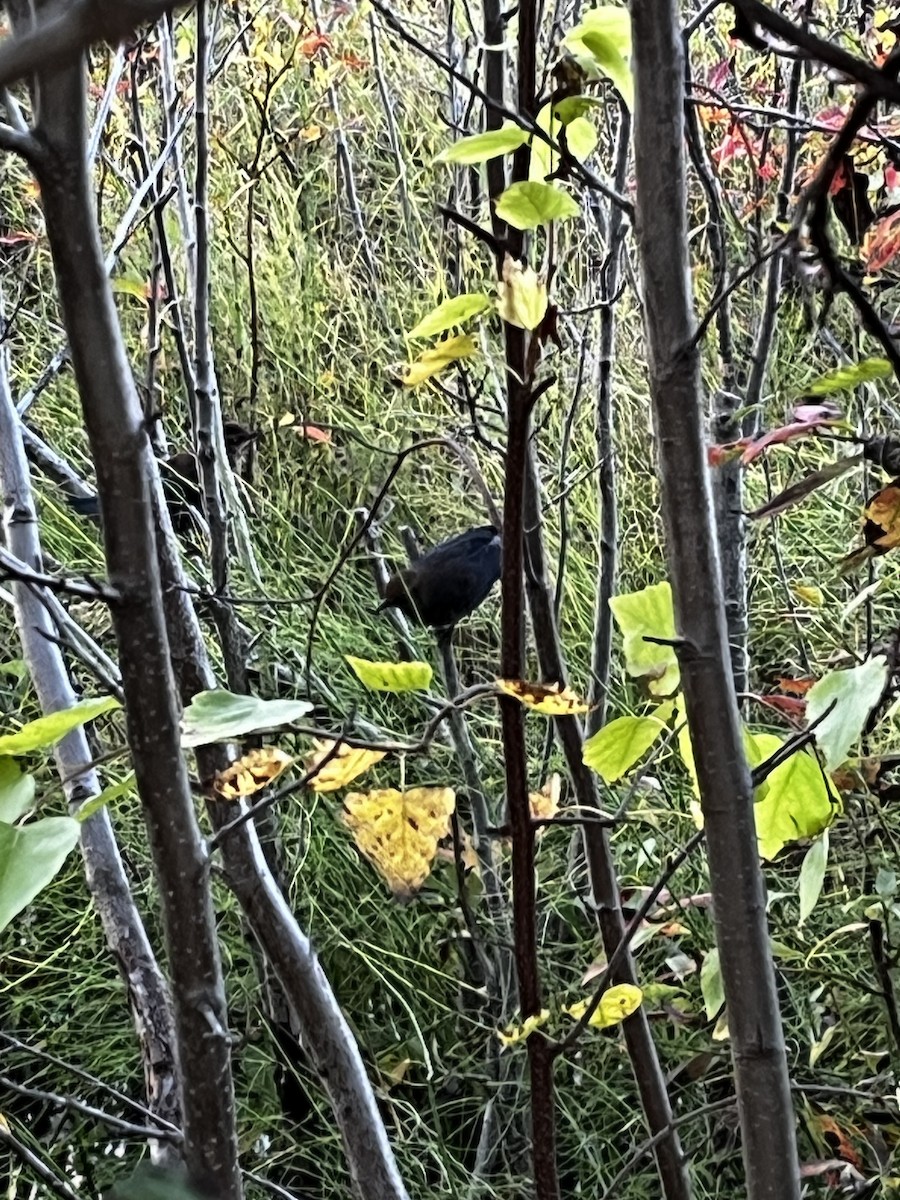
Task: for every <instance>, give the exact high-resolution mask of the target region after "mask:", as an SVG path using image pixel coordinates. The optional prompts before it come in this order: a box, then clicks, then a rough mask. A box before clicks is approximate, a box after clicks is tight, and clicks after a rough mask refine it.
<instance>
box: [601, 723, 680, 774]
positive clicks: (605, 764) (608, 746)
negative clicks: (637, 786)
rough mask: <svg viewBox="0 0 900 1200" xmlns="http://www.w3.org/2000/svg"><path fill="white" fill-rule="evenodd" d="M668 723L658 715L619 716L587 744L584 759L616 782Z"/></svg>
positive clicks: (644, 752)
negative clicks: (664, 722) (665, 723)
mask: <svg viewBox="0 0 900 1200" xmlns="http://www.w3.org/2000/svg"><path fill="white" fill-rule="evenodd" d="M664 729H665V725H664V724H663V722H662V721H660V720H659V719H658V718H656V717H617V718H616V720H614V721H610V722H609V724H608V725H604V726H603V728H602V729H600V730H598V731H597V733H595V734H594V735H593V737H590V738H588V740H587V741H586V742H585V743H584V761H585V763H586V764H587V766H589V767H590V768H591V770H592V771H596V772H597V774H598V775H599V776H600V777H601V779H604V780H605V781H606V782H607V783H615V782H616V780H617V779H621V778H622V776H623V775H627V773H628V772H629V771H630V770H631V768H632V767H633V766H634V765H635V763H637V762H639V761H640V760H641V759H642V758H643V757H644V755H645V754H646V753H647V751H648V750H649V749H650V747H651V746H652V745H653V743H654V742H655V741H656V739H657V738H658V737H659V735H660V734H661V733H662V731H663V730H664Z"/></svg>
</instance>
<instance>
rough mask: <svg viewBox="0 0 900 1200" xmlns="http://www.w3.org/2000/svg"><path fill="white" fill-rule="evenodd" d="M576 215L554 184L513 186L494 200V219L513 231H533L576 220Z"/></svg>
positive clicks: (575, 208) (576, 209)
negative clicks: (502, 222) (572, 219)
mask: <svg viewBox="0 0 900 1200" xmlns="http://www.w3.org/2000/svg"><path fill="white" fill-rule="evenodd" d="M579 212H580V209H579V207H578V204H577V203H576V202H575V200H573V199H572V197H571V196H570V195H569V193H568V192H564V191H563V189H562V188H561V187H559V186H557V184H555V183H541V182H539V181H538V180H529V181H527V182H525V183H514V184H512V185H511V186H510V187H508V188H507V189H506V191H505V192H502V193H501V195H500V196H499V198H498V199H497V216H498V217H499V218H500V219H501V220H502V221H506V222H507V223H508V224H509V225H512V226H513V228H514V229H535V228H536V227H537V226H538V225H546V224H547V223H548V222H550V221H564V220H566V219H567V218H569V217H577V216H578V213H579Z"/></svg>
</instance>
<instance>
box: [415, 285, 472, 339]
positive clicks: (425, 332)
mask: <svg viewBox="0 0 900 1200" xmlns="http://www.w3.org/2000/svg"><path fill="white" fill-rule="evenodd" d="M490 307H491V298H490V296H487V295H485V293H484V292H464V293H463V294H462V295H461V296H451V297H449V299H447V300H442V301H441V303H440V304H439V305H438V306H437V308H433V309H432V310H431V312H430V313H428V314H427V315H426V316H424V317H423V318H422V320H421V321H420V322H419V323H418V325H416V327H415V328H414V329H411V330H410V331H409V335H408V336H409V337H411V338H428V337H437V335H438V334H439V333H446V332H447V330H448V329H452V328H453V326H454V325H461V324H462V323H463V321H468V320H469V318H470V317H477V316H478V314H479V313H483V312H484V311H485V310H486V309H488V308H490Z"/></svg>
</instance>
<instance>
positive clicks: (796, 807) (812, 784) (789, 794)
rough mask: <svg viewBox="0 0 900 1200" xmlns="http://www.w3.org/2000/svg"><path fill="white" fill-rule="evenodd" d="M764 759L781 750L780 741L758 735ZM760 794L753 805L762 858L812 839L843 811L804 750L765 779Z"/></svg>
mask: <svg viewBox="0 0 900 1200" xmlns="http://www.w3.org/2000/svg"><path fill="white" fill-rule="evenodd" d="M754 738H755V740H756V742H757V745H758V746H759V747H760V748H761V749H764V751H765V753H764V756H763V757H764V758H768V757H769V755H770V754H771V753H772V752H773V751H774V750H776V749H777V748H778V746H779V745H780V744H781V739H780V738H776V737H775V736H774V735H772V734H755V735H754ZM761 791H762V789H759V790H758V791H757V800H756V803H755V804H754V806H753V812H754V816H755V818H756V837H757V840H758V841H759V853H760V857H761V858H765V859H768V860H771V859H773V858H774V857H775V856H776V854H778V853H779V851H780V850H781V849H782V848H783V847H784V846H786V845H787V843H788V842H795V841H797V840H798V839H799V838H811V837H815V836H816V835H817V834H819V833H821V832H822V830H823V829H827V828H828V826H829V825H830V824H831V822H832V821H833V820H834V818H835V817H836V816H837V814H838V813H839V812H840V810H841V800H840V796H839V795H838V793H837V792H836V791H835V790H834V789H833V788H832V786H831V784H830V782H829V781H828V779H827V776H825V774H824V773H823V771H822V768H821V766H820V765H819V762H818V760H817V759H815V758H814V757H813V756H812V755H811V754H807V752H806V751H805V750H798V751H797V753H796V754H792V755H791V757H790V758H789V759H788V760H787V762H783V763H782V764H781V765H780V766H778V767H776V768H775V770H774V771H773V772H772V773H771V775H769V776H768V778H767V779H766V789H765V794H764V795H760V792H761Z"/></svg>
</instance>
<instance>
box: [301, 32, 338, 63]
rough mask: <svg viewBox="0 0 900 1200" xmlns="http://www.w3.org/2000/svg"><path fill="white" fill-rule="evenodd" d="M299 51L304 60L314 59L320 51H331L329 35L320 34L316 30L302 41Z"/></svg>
mask: <svg viewBox="0 0 900 1200" xmlns="http://www.w3.org/2000/svg"><path fill="white" fill-rule="evenodd" d="M297 49H298V50H299V51H300V53H301V54H302V55H303V57H304V58H312V57H313V55H315V54H318V52H319V51H320V50H330V49H331V38H330V37H328V36H327V34H324V33H318V32H317V31H316V30H313V31H312V32H311V33H308V34H307V35H306V37H305V38H301V39H300V42H299V43H298V46H297Z"/></svg>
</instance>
